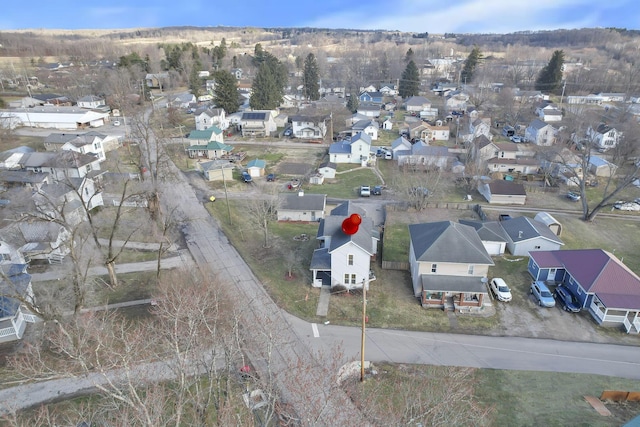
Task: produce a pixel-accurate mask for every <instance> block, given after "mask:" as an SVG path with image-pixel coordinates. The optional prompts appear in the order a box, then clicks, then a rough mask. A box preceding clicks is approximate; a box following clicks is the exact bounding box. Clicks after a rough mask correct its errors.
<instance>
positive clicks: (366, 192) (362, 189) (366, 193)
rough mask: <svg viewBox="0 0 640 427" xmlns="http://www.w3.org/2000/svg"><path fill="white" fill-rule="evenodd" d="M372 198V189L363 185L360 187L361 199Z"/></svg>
mask: <svg viewBox="0 0 640 427" xmlns="http://www.w3.org/2000/svg"><path fill="white" fill-rule="evenodd" d="M369 196H371V187H369V186H368V185H363V186H361V187H360V197H369Z"/></svg>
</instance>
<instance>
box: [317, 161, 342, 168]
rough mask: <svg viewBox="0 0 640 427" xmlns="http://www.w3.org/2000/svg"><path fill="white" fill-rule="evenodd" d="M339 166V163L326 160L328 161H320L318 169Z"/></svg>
mask: <svg viewBox="0 0 640 427" xmlns="http://www.w3.org/2000/svg"><path fill="white" fill-rule="evenodd" d="M337 167H338V165H336V164H335V163H333V162H329V161H326V162H322V163H320V166H318V169H323V168H331V169H337Z"/></svg>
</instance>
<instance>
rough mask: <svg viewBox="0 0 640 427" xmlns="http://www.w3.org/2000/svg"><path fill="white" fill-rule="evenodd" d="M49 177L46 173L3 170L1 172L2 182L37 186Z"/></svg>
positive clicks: (0, 179) (0, 180)
mask: <svg viewBox="0 0 640 427" xmlns="http://www.w3.org/2000/svg"><path fill="white" fill-rule="evenodd" d="M48 176H49V174H48V173H45V172H32V171H25V170H16V171H12V170H3V171H0V182H8V183H23V184H36V183H39V182H44V181H46V180H47V177H48Z"/></svg>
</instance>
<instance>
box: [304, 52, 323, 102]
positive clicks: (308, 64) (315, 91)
mask: <svg viewBox="0 0 640 427" xmlns="http://www.w3.org/2000/svg"><path fill="white" fill-rule="evenodd" d="M318 80H320V76H319V72H318V61H316V57H315V55H314V54H313V53H310V54H309V55H307V58H306V59H305V60H304V72H303V75H302V85H303V89H302V91H303V95H304V96H305V97H306V98H307V99H309V100H311V101H317V100H318V99H320V84H319V83H318Z"/></svg>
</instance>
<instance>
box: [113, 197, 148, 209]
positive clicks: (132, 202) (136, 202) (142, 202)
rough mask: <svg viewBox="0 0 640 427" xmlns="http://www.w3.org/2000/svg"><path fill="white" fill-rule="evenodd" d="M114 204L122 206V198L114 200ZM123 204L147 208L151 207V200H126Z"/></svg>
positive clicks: (130, 206)
mask: <svg viewBox="0 0 640 427" xmlns="http://www.w3.org/2000/svg"><path fill="white" fill-rule="evenodd" d="M112 202H113V206H116V207H118V206H120V200H113V201H112ZM122 206H125V207H128V208H147V207H149V201H148V200H146V199H144V200H126V201H124V202H122Z"/></svg>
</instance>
